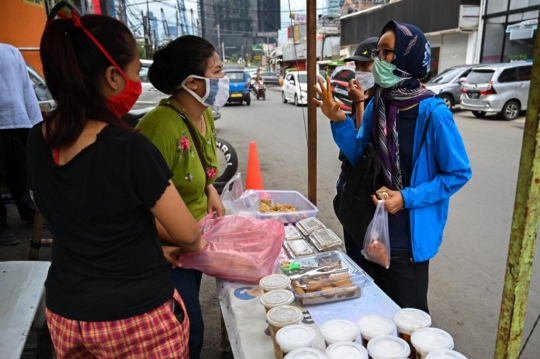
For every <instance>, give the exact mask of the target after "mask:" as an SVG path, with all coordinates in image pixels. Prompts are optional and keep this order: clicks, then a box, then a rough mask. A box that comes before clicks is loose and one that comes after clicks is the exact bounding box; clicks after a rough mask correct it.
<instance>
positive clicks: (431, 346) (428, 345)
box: [411, 328, 454, 359]
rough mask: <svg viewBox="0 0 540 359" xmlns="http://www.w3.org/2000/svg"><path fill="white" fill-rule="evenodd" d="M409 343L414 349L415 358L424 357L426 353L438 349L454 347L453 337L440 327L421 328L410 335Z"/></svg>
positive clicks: (423, 358)
mask: <svg viewBox="0 0 540 359" xmlns="http://www.w3.org/2000/svg"><path fill="white" fill-rule="evenodd" d="M411 343H412V345H413V346H414V348H415V349H416V358H417V359H425V358H426V356H427V355H428V353H430V352H432V351H435V350H439V349H454V339H452V336H451V335H450V334H448V333H447V332H445V331H444V330H442V329H438V328H421V329H417V330H415V331H414V332H413V333H412V335H411Z"/></svg>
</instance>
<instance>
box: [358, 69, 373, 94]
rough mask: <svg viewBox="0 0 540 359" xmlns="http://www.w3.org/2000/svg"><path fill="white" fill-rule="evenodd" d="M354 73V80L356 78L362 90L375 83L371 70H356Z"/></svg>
mask: <svg viewBox="0 0 540 359" xmlns="http://www.w3.org/2000/svg"><path fill="white" fill-rule="evenodd" d="M355 74H356V80H358V82H359V83H360V86H362V89H363V90H364V91H367V90H369V89H370V88H372V87H373V86H374V85H375V78H374V77H373V74H372V73H371V72H365V71H356V72H355Z"/></svg>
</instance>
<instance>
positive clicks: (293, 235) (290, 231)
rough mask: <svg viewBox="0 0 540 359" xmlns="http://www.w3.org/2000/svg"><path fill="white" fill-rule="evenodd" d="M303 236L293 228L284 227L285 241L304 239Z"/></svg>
mask: <svg viewBox="0 0 540 359" xmlns="http://www.w3.org/2000/svg"><path fill="white" fill-rule="evenodd" d="M305 238H306V237H304V235H303V234H302V233H300V231H299V230H298V228H296V227H295V226H285V240H287V241H293V240H296V239H305Z"/></svg>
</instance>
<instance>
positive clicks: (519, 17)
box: [508, 10, 538, 22]
mask: <svg viewBox="0 0 540 359" xmlns="http://www.w3.org/2000/svg"><path fill="white" fill-rule="evenodd" d="M532 19H538V10H536V11H526V12H520V13H519V14H512V15H508V22H514V21H525V20H532Z"/></svg>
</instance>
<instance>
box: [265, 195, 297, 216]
mask: <svg viewBox="0 0 540 359" xmlns="http://www.w3.org/2000/svg"><path fill="white" fill-rule="evenodd" d="M294 211H296V207H295V206H291V205H290V204H279V203H276V204H274V205H272V200H271V199H270V198H263V199H261V204H260V205H259V212H262V213H268V212H294Z"/></svg>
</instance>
